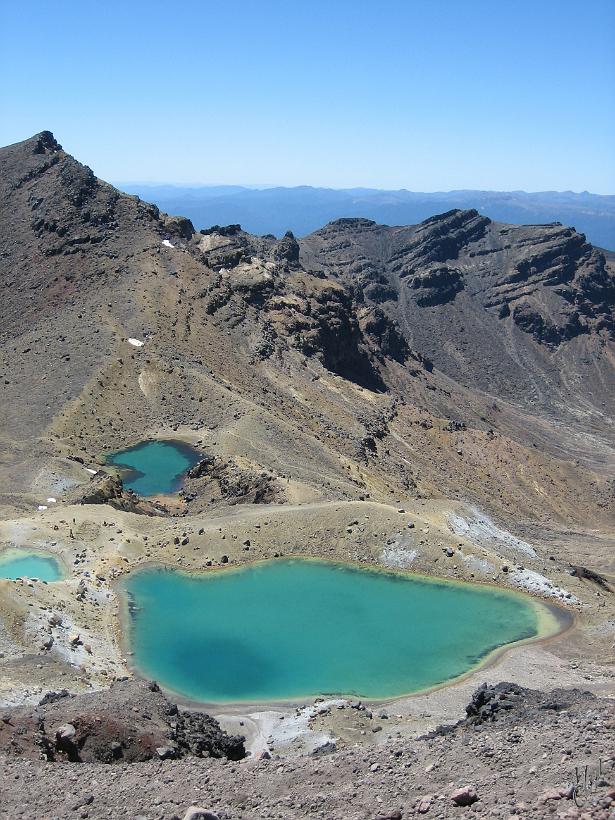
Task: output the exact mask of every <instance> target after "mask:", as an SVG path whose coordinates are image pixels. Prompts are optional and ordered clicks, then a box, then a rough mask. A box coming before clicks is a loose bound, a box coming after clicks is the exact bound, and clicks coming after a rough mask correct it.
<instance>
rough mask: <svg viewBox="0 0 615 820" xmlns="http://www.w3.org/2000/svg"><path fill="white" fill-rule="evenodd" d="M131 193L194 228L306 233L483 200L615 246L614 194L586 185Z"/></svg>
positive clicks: (520, 217) (421, 215)
mask: <svg viewBox="0 0 615 820" xmlns="http://www.w3.org/2000/svg"><path fill="white" fill-rule="evenodd" d="M119 187H120V188H122V189H123V190H124V191H127V192H128V193H132V194H137V195H138V196H140V197H141V198H142V199H145V200H147V201H150V202H154V203H155V204H156V205H158V206H159V207H160V208H161V209H162V210H163V211H166V212H167V213H172V214H181V215H182V216H187V217H189V219H191V220H192V222H193V224H194V226H195V228H197V229H200V228H205V227H210V226H211V225H228V224H232V223H237V222H238V223H239V224H241V226H242V227H243V228H244V229H245V230H247V231H250V232H251V233H256V234H268V233H270V234H275V235H276V236H282V235H283V234H284V233H285V232H286V231H287V230H292V231H293V233H295V234H296V235H297V236H305V235H306V234H309V233H311V232H312V231H314V230H317V229H318V228H321V227H322V226H323V225H325V224H326V223H327V222H330V221H332V220H334V219H339V218H340V217H352V216H362V217H366V218H367V219H373V220H375V221H376V222H379V223H382V224H385V225H410V224H414V223H417V222H421V221H422V220H423V219H426V218H427V217H429V216H433V215H434V214H437V213H442V212H443V211H448V210H450V209H451V208H464V209H466V208H476V209H477V210H478V211H480V212H481V213H483V214H485V215H486V216H489V217H490V218H491V219H494V220H496V221H500V222H512V223H515V224H520V225H522V224H530V223H544V222H562V223H563V224H565V225H570V226H572V227H574V228H576V229H577V230H578V231H581V232H582V233H584V234H586V236H587V238H588V240H589V241H590V242H592V243H593V244H594V245H598V246H600V247H603V248H608V249H609V250H613V251H615V196H601V195H598V194H591V193H587V192H583V193H573V192H572V191H564V192H557V191H544V192H540V193H526V192H525V191H510V192H499V191H464V190H462V191H447V192H442V193H429V194H428V193H415V192H412V191H406V190H399V191H382V190H377V189H370V188H351V189H340V190H337V189H333V188H312V187H309V186H300V187H296V188H281V187H277V188H264V189H253V188H247V187H242V186H237V185H219V186H212V187H193V188H190V187H181V186H173V185H146V184H138V183H126V184H124V185H121V184H120V186H119Z"/></svg>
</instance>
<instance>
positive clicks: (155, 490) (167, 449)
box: [107, 441, 202, 496]
mask: <svg viewBox="0 0 615 820" xmlns="http://www.w3.org/2000/svg"><path fill="white" fill-rule="evenodd" d="M200 458H202V456H201V454H200V453H199V452H198V451H197V450H195V449H194V448H193V447H190V445H188V444H184V443H183V442H180V441H144V442H142V443H141V444H137V445H135V446H134V447H129V448H128V449H126V450H120V451H119V452H117V453H112V454H111V455H109V456H107V464H114V465H115V466H116V467H119V468H120V473H121V476H122V480H123V482H124V486H125V487H127V488H128V489H129V490H134V492H135V493H137V494H138V495H141V496H149V495H166V494H168V493H174V492H177V490H178V489H179V488H180V487H181V484H182V481H183V479H184V477H185V474H186V472H187V471H188V470H189V469H190V467H192V466H193V465H195V464H196V463H197V461H199V459H200Z"/></svg>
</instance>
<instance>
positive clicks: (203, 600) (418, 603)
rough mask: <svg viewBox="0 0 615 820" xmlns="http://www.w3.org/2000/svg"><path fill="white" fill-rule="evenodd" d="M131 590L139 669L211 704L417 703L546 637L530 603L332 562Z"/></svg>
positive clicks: (154, 576)
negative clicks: (495, 656)
mask: <svg viewBox="0 0 615 820" xmlns="http://www.w3.org/2000/svg"><path fill="white" fill-rule="evenodd" d="M122 588H123V590H124V592H125V593H126V595H127V598H128V611H129V613H130V614H129V623H128V639H129V643H130V649H131V650H132V651H133V652H134V662H135V666H136V668H137V670H138V671H139V672H140V674H142V675H143V676H144V677H147V678H152V679H154V680H157V681H158V682H159V683H160V684H162V685H163V686H164V687H166V688H167V689H171V690H173V691H175V692H176V693H178V694H180V695H183V696H184V697H186V698H190V699H192V700H195V701H201V702H211V703H215V702H218V703H223V702H227V703H228V702H241V701H276V700H287V699H296V698H303V697H308V696H314V695H338V694H339V695H353V696H357V697H359V696H360V697H365V698H374V699H378V698H389V697H394V696H397V695H402V694H410V693H412V692H416V691H419V690H421V689H426V688H428V687H431V686H435V685H437V684H441V683H444V682H446V681H448V680H451V679H452V678H455V677H457V676H459V675H461V674H463V673H464V672H467V671H468V670H470V669H472V667H474V666H476V665H477V664H478V663H479V662H480V661H481V660H482V659H484V658H485V657H486V656H487V655H489V653H490V652H492V651H493V650H494V649H497V648H498V647H501V646H503V645H505V644H508V643H512V642H514V641H519V640H521V639H525V638H531V637H534V636H537V635H538V634H539V631H542V630H541V629H540V623H539V621H540V620H541V615H540V609H539V605H537V604H535V603H534V602H533V601H532V600H531V599H529V598H526V597H524V596H522V595H519V594H515V593H512V592H506V591H503V590H497V589H495V588H489V587H480V586H477V585H470V584H462V583H451V582H445V581H437V580H431V579H427V578H423V577H413V576H410V575H403V574H395V573H390V572H379V571H372V570H365V569H361V568H357V567H354V566H350V565H345V564H335V563H329V562H324V561H313V560H301V559H293V560H282V561H275V562H267V563H262V564H253V565H250V566H249V567H245V568H240V569H236V570H235V569H233V570H221V571H215V572H209V573H198V574H190V573H186V572H179V571H176V570H169V569H164V568H147V569H143V570H139V571H137V572H135V573H133V574H131V575H130V576H128V577H127V579H126V580H125V581H124V582H123V585H122Z"/></svg>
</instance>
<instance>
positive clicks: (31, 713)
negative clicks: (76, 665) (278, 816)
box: [0, 680, 245, 763]
mask: <svg viewBox="0 0 615 820" xmlns="http://www.w3.org/2000/svg"><path fill="white" fill-rule="evenodd" d="M0 754H4V755H8V756H9V757H13V756H17V757H25V758H30V759H33V760H40V759H43V760H47V761H49V762H52V763H138V762H142V761H144V760H151V759H155V760H159V759H168V758H173V759H179V758H182V757H186V756H191V757H217V758H228V759H229V760H240V759H241V758H243V757H245V749H244V745H243V737H240V736H234V735H228V734H227V733H226V732H224V731H222V729H221V728H220V725H219V724H218V722H217V721H216V720H214V718H212V717H210V716H209V715H207V714H204V713H202V712H193V711H190V712H187V711H182V710H180V709H178V707H177V706H176V705H175V704H174V703H172V702H171V701H169V700H168V699H167V698H166V697H165V696H164V695H163V694H162V692H161V691H160V689H159V688H158V686H157V685H156V684H155V683H143V682H136V681H129V680H125V681H119V682H116V683H114V684H113V685H112V686H111V688H110V689H109V690H108V691H104V692H92V693H88V694H84V695H69V694H68V692H66V691H65V690H64V691H61V692H50V693H48V694H47V695H45V696H44V697H43V699H42V700H41V702H40V703H39V705H38V706H35V707H29V706H20V707H14V708H11V709H4V710H3V712H2V718H1V720H0Z"/></svg>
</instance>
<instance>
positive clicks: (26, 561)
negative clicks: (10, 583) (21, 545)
mask: <svg viewBox="0 0 615 820" xmlns="http://www.w3.org/2000/svg"><path fill="white" fill-rule="evenodd" d="M63 577H64V573H63V572H62V568H61V566H60V564H59V563H58V561H56V559H55V558H52V557H51V556H47V555H42V554H41V553H39V552H30V551H28V550H20V549H11V550H7V551H6V552H2V553H0V578H10V579H12V580H15V579H16V578H38V579H39V580H41V581H60V580H61V579H62V578H63Z"/></svg>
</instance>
